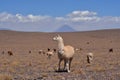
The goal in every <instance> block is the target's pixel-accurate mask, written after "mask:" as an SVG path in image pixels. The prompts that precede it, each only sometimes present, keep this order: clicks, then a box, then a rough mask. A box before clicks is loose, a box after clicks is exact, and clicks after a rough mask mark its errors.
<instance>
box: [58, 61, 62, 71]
mask: <svg viewBox="0 0 120 80" xmlns="http://www.w3.org/2000/svg"><path fill="white" fill-rule="evenodd" d="M61 61H62V59H60V60H59V64H58V71H60V64H61Z"/></svg>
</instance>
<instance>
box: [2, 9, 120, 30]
mask: <svg viewBox="0 0 120 80" xmlns="http://www.w3.org/2000/svg"><path fill="white" fill-rule="evenodd" d="M97 14H98V13H96V12H92V11H73V12H71V13H68V14H66V15H65V16H58V17H52V16H49V15H33V14H28V15H22V14H15V15H14V14H10V13H5V12H3V13H0V28H7V29H11V30H18V31H43V32H52V31H55V30H57V29H58V28H60V27H61V26H63V25H65V24H66V25H68V26H72V27H74V29H76V30H78V31H82V30H95V29H109V28H120V27H119V26H120V16H103V17H101V16H98V15H97Z"/></svg>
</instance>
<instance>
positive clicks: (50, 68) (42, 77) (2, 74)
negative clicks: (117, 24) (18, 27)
mask: <svg viewBox="0 0 120 80" xmlns="http://www.w3.org/2000/svg"><path fill="white" fill-rule="evenodd" d="M57 34H59V35H61V36H62V37H63V39H64V43H65V45H72V46H74V48H75V49H78V50H77V51H75V55H74V59H73V61H72V65H71V72H70V73H67V72H58V71H57V68H58V61H59V60H58V57H57V53H56V54H54V55H53V56H51V59H49V58H48V57H47V55H46V54H43V53H40V52H39V51H40V50H43V51H44V52H46V51H47V49H48V48H50V49H54V48H55V49H57V42H55V41H53V39H52V38H53V37H54V36H56V35H57ZM110 49H112V50H113V51H109V50H110ZM8 51H11V53H12V54H9V53H8ZM89 52H92V53H93V54H94V57H93V62H92V63H91V64H89V63H87V57H86V54H87V53H89ZM62 66H63V63H62ZM0 80H120V29H112V30H98V31H86V32H63V33H42V32H17V31H7V30H1V31H0Z"/></svg>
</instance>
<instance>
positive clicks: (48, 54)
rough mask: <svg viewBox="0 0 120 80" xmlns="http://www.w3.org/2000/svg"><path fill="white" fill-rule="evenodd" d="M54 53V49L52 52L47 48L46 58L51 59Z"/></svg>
mask: <svg viewBox="0 0 120 80" xmlns="http://www.w3.org/2000/svg"><path fill="white" fill-rule="evenodd" d="M55 52H56V49H53V50H52V51H51V50H50V49H49V48H48V52H46V53H47V56H48V59H51V56H53V55H54V53H55Z"/></svg>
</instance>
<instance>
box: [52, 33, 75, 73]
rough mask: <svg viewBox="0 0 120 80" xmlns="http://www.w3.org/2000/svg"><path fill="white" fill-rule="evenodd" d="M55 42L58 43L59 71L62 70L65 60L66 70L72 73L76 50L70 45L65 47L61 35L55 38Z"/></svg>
mask: <svg viewBox="0 0 120 80" xmlns="http://www.w3.org/2000/svg"><path fill="white" fill-rule="evenodd" d="M53 40H55V41H57V42H58V58H59V64H58V70H60V64H61V61H62V60H64V70H67V72H70V66H71V61H72V59H73V55H74V52H75V51H74V48H73V47H72V46H70V45H67V46H64V42H63V38H62V37H61V36H60V35H58V36H56V37H54V38H53Z"/></svg>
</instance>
